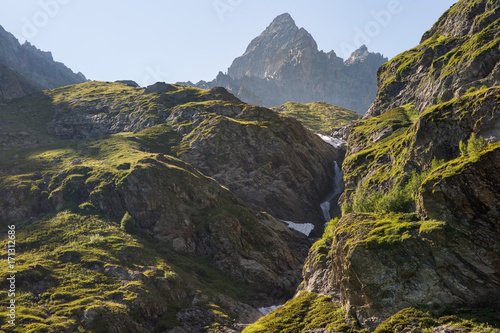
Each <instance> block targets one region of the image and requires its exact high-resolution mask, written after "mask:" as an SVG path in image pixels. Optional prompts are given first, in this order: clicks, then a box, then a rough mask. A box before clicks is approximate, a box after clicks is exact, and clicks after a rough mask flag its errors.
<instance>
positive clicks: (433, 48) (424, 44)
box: [366, 0, 500, 117]
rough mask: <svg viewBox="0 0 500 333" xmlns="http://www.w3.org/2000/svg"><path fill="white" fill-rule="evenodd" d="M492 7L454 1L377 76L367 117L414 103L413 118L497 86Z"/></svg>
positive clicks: (498, 39)
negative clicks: (417, 40)
mask: <svg viewBox="0 0 500 333" xmlns="http://www.w3.org/2000/svg"><path fill="white" fill-rule="evenodd" d="M498 7H499V4H498V3H497V2H496V1H486V0H478V1H459V2H458V3H457V4H456V5H454V6H453V7H451V8H450V9H449V10H448V11H446V13H444V14H443V16H441V18H440V19H439V20H438V21H437V22H436V24H434V26H433V27H432V28H431V29H430V30H429V31H427V32H426V33H425V34H424V36H423V37H422V41H421V43H420V45H419V46H417V47H415V48H413V49H411V50H409V51H406V52H404V53H401V54H400V55H398V56H396V57H395V58H394V59H392V60H391V61H389V62H388V63H386V64H384V65H383V66H382V67H381V68H380V70H379V72H378V87H379V90H378V93H377V98H376V99H375V102H374V103H373V105H372V106H371V107H370V110H369V112H368V113H367V115H366V117H370V116H376V115H379V114H381V113H383V112H385V111H388V110H391V109H393V108H395V107H397V106H402V105H405V104H408V103H413V104H414V106H415V109H416V110H417V111H418V112H423V111H424V110H425V109H427V108H428V107H430V106H432V105H433V104H437V103H440V102H446V101H449V100H451V99H452V98H454V97H458V96H460V95H463V94H464V93H465V92H466V91H467V90H469V89H479V88H480V87H482V86H486V87H492V86H497V85H499V83H500V65H499V62H500V50H499V47H498V45H499V43H500V32H499V30H498V19H499V18H500V11H499V9H498Z"/></svg>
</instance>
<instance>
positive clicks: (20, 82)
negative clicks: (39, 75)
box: [0, 63, 38, 102]
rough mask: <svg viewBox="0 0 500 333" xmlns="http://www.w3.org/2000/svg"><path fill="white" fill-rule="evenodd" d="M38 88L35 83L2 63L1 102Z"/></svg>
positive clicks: (0, 79)
mask: <svg viewBox="0 0 500 333" xmlns="http://www.w3.org/2000/svg"><path fill="white" fill-rule="evenodd" d="M37 90H38V88H37V87H36V86H35V85H33V84H32V83H30V82H28V81H27V80H26V79H25V78H23V77H22V76H21V75H19V74H18V73H16V72H15V71H13V70H11V69H10V68H8V67H7V66H4V65H2V64H1V63H0V102H1V101H7V100H11V99H14V98H18V97H22V96H25V95H28V94H31V93H33V92H35V91H37Z"/></svg>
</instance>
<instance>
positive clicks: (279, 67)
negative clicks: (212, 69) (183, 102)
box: [196, 14, 387, 113]
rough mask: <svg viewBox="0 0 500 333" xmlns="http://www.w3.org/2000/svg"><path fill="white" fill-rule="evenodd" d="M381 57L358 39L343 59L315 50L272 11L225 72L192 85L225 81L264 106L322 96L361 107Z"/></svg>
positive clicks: (206, 85)
mask: <svg viewBox="0 0 500 333" xmlns="http://www.w3.org/2000/svg"><path fill="white" fill-rule="evenodd" d="M386 61H387V59H386V58H384V57H382V55H380V54H374V53H370V52H368V50H367V48H366V47H365V46H364V45H363V46H362V47H361V48H360V49H359V50H357V51H355V52H354V53H353V54H352V55H351V56H350V58H349V59H348V60H347V61H345V62H344V61H343V60H342V59H341V58H339V57H337V55H336V54H335V52H333V51H331V52H329V53H325V52H323V51H319V50H318V46H317V44H316V42H315V41H314V39H313V37H312V36H311V35H310V34H309V33H308V32H307V31H306V30H305V29H304V28H298V27H297V26H296V25H295V22H294V21H293V19H292V18H291V16H290V15H289V14H283V15H280V16H278V17H277V18H276V19H275V20H274V21H273V22H272V23H271V24H270V25H269V26H268V27H267V28H266V30H265V31H264V32H262V34H261V35H260V36H258V37H257V38H255V39H254V40H252V42H251V43H250V44H249V46H248V48H247V50H246V52H245V53H244V54H243V55H242V56H241V57H238V58H236V59H235V60H234V62H233V64H232V65H231V67H229V69H228V73H227V75H226V74H223V73H219V75H218V76H217V78H216V79H215V80H214V81H211V82H204V81H201V82H199V83H197V84H196V86H197V87H200V88H204V89H208V88H211V87H214V86H216V85H221V86H224V87H226V88H227V89H228V90H229V91H230V92H232V93H233V94H235V95H236V96H237V97H239V98H241V100H243V101H245V102H249V103H253V104H257V105H263V106H266V107H274V106H278V105H281V104H283V103H286V102H289V101H294V102H300V103H309V102H317V101H323V102H327V103H331V104H334V105H338V106H341V107H345V108H348V109H350V110H354V111H357V112H360V113H365V112H366V110H367V109H368V107H369V105H370V104H371V103H372V102H373V99H374V98H375V93H376V71H377V69H378V67H379V66H380V65H382V64H383V63H384V62H386Z"/></svg>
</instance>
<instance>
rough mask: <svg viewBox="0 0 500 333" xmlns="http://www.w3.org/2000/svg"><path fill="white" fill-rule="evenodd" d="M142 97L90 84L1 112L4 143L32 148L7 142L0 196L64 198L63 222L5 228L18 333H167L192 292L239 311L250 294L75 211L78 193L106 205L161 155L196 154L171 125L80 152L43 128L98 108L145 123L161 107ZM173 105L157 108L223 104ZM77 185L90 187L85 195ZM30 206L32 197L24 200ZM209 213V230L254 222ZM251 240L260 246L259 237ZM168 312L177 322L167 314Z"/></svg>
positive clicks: (203, 95) (185, 258) (190, 91)
mask: <svg viewBox="0 0 500 333" xmlns="http://www.w3.org/2000/svg"><path fill="white" fill-rule="evenodd" d="M142 92H143V90H142V89H136V88H131V87H127V86H125V85H121V84H109V83H101V82H88V83H84V84H81V85H77V86H68V87H63V88H59V89H56V90H52V91H48V92H45V93H44V94H38V95H35V96H29V97H25V98H21V99H18V100H16V101H14V102H12V103H10V104H8V105H6V106H4V107H2V109H1V110H0V120H1V122H2V123H3V124H7V126H8V128H7V129H4V130H5V132H7V133H9V132H12V133H17V132H21V131H26V132H27V133H28V134H29V135H30V136H31V137H32V138H35V139H36V142H35V141H33V142H30V143H29V144H26V145H24V144H16V142H15V141H14V140H13V141H6V142H3V145H4V147H8V148H9V150H5V151H3V152H2V154H1V155H0V170H12V171H11V172H7V173H4V174H2V175H1V176H0V188H5V187H9V186H16V188H18V189H19V190H22V191H24V190H27V191H28V193H30V192H31V193H32V194H33V197H35V198H38V197H40V196H41V197H44V198H47V199H48V200H49V201H50V200H51V198H52V196H53V195H54V193H56V192H57V191H59V190H61V191H65V205H64V207H63V209H64V210H63V211H61V212H58V213H57V212H55V211H54V210H51V212H50V213H49V214H48V215H46V216H44V217H41V218H36V219H32V220H30V221H2V223H1V225H2V229H4V230H7V224H16V230H17V234H16V241H17V243H16V246H17V251H18V254H17V257H16V259H17V266H16V269H17V270H18V274H17V277H18V280H17V281H18V284H17V286H18V290H17V295H16V300H17V302H18V303H17V304H18V307H17V312H16V314H17V318H16V323H17V326H16V329H17V330H19V331H23V332H48V331H49V330H50V329H59V330H61V331H71V332H90V331H92V332H100V331H107V330H106V329H107V327H109V326H110V325H113V326H115V327H117V328H123V329H125V328H127V329H129V330H133V331H135V329H134V325H136V322H139V323H146V324H149V325H153V326H154V327H153V326H149V327H147V331H150V330H155V331H163V330H165V329H169V328H173V327H175V326H177V325H178V322H177V319H176V317H175V313H176V312H175V311H176V309H177V310H179V309H183V308H185V307H186V306H188V305H190V303H189V302H190V301H189V302H188V303H185V302H187V299H189V300H190V299H192V295H191V296H189V297H187V296H186V295H188V294H189V295H190V294H192V293H193V292H195V291H197V292H199V293H200V294H203V295H207V296H208V297H212V296H213V297H215V296H216V295H218V294H220V293H221V292H224V294H225V295H228V296H230V297H233V298H234V299H238V300H240V301H245V300H247V299H248V298H249V297H250V295H251V294H252V292H253V291H252V289H251V287H249V286H243V285H241V284H240V283H238V282H236V281H235V279H234V278H232V277H230V276H229V275H228V274H226V273H222V272H221V271H219V270H217V269H215V268H213V264H211V263H210V262H209V261H208V260H206V259H203V258H200V257H196V256H193V255H189V254H181V253H177V252H174V251H173V250H171V249H168V248H166V247H165V246H164V245H161V244H160V243H158V241H156V240H154V239H152V238H151V237H150V236H149V235H148V234H146V233H142V232H139V231H137V232H134V233H132V234H130V233H126V232H125V231H124V230H122V229H120V224H119V222H120V221H119V220H115V219H113V218H110V217H109V216H107V215H106V214H104V213H103V212H102V211H100V210H99V209H98V208H96V207H94V206H93V205H92V204H89V203H88V202H83V203H80V202H79V201H78V199H79V198H76V197H75V198H73V199H74V200H68V198H71V193H70V192H71V191H72V186H75V185H78V186H80V185H82V186H92V188H93V189H94V190H93V192H92V193H91V195H106V191H108V190H109V186H110V185H111V184H113V183H119V182H120V181H121V179H123V178H124V177H126V176H127V175H128V174H129V173H130V172H131V170H133V169H134V168H135V167H141V163H142V162H141V160H144V159H147V158H150V157H154V156H156V155H157V154H165V155H171V156H177V155H178V154H180V153H181V150H182V149H186V148H188V147H189V135H185V136H184V137H187V138H188V139H187V143H186V142H183V141H182V140H183V136H182V135H180V134H178V132H176V131H174V130H173V129H172V127H171V126H170V125H169V124H160V125H157V126H153V127H150V128H147V129H145V130H143V131H140V132H138V133H131V132H129V133H119V134H113V135H109V136H106V137H104V138H96V139H85V140H61V139H56V138H53V137H51V136H50V135H48V134H47V132H46V129H45V124H46V123H47V122H48V121H50V120H51V119H52V117H53V116H54V114H55V112H56V109H57V108H58V107H64V106H65V105H71V107H73V108H75V109H78V108H82V112H84V109H85V112H88V106H89V105H92V106H93V109H94V110H95V112H96V113H113V112H120V113H125V114H133V113H138V114H139V115H140V116H144V117H148V116H149V117H155V116H156V113H157V107H158V105H159V104H158V103H159V101H158V100H156V99H155V97H158V95H156V94H153V97H152V96H145V95H143V94H142ZM174 94H181V96H180V97H179V96H177V97H175V100H177V101H178V102H176V103H177V104H175V103H174V102H169V101H168V98H167V101H165V100H163V101H161V102H162V103H163V106H165V105H168V104H169V103H171V105H172V108H173V109H174V112H175V109H176V108H177V109H178V108H179V107H180V106H179V103H180V105H182V106H183V107H194V108H204V107H206V106H207V105H208V106H213V105H214V104H215V105H218V104H221V105H225V104H227V102H224V101H217V100H215V101H205V99H209V98H211V97H210V96H209V94H208V93H207V91H203V90H200V89H195V88H188V87H181V86H177V90H176V91H173V92H170V93H167V94H166V95H174ZM172 100H174V98H173V99H172ZM182 103H184V104H182ZM174 104H175V105H174ZM110 105H111V107H109V106H110ZM33 110H37V112H33ZM211 117H224V116H217V115H212V116H211ZM228 119H229V118H228ZM234 121H238V120H234ZM239 122H241V123H242V125H243V126H246V125H252V126H261V125H262V126H269V125H270V124H269V123H267V122H266V123H263V124H261V123H259V122H258V121H252V122H248V121H243V120H242V121H239ZM247 123H248V124H247ZM250 123H251V124H250ZM187 125H188V126H189V124H187ZM207 130H211V129H210V128H209V129H207ZM0 133H1V132H0ZM200 135H202V134H200ZM14 157H15V158H14ZM167 160H169V161H170V162H169V163H170V164H168V166H169V167H170V168H172V170H175V169H179V170H181V171H182V172H190V171H189V170H184V169H183V168H184V167H183V166H182V165H183V163H182V162H180V161H178V160H177V159H175V158H173V157H172V158H170V157H168V158H167ZM176 161H177V162H176ZM61 177H63V180H62V182H61ZM81 180H84V184H80V183H81ZM58 186H60V187H58ZM101 192H102V193H101ZM23 195H24V194H23ZM30 198H31V196H29V195H28V197H27V200H29V199H30ZM221 200H222V201H223V200H225V199H224V198H221ZM1 204H2V203H1V202H0V205H1ZM201 213H202V214H203V212H201ZM205 213H206V214H207V216H209V215H210V216H212V217H211V218H213V219H223V218H226V217H229V218H230V216H233V215H234V214H237V216H239V217H240V219H241V218H244V216H243V215H242V214H243V213H244V214H247V215H248V212H242V211H241V209H240V210H238V209H237V207H227V209H225V208H222V209H216V210H213V209H212V210H210V211H207V212H205ZM252 218H254V217H253V216H252ZM199 220H200V221H201V222H203V223H204V224H207V225H208V224H210V221H211V220H210V218H208V219H207V218H205V219H203V221H202V219H201V217H200V218H199ZM254 231H255V234H256V235H257V234H258V230H253V231H252V232H254ZM4 237H5V234H4V233H2V240H1V243H0V244H1V252H0V253H1V255H2V257H5V256H6V244H7V239H5V238H4ZM134 276H135V277H136V278H134ZM0 280H1V281H2V282H0V285H1V286H2V288H1V291H0V295H1V296H0V299H1V301H0V305H1V311H0V327H1V329H9V326H8V325H6V324H7V323H6V320H7V317H6V315H7V311H6V303H5V302H6V301H7V300H8V298H7V292H6V290H7V288H6V286H7V285H6V283H7V282H6V272H5V270H3V271H2V272H1V275H0ZM124 281H125V282H124ZM200 306H202V307H204V308H205V309H207V310H208V311H209V312H212V313H213V315H214V318H215V319H214V321H215V322H218V323H222V324H224V323H229V322H231V320H230V318H229V317H228V315H232V313H231V312H230V311H229V310H228V309H224V308H220V307H219V306H218V305H216V304H213V303H212V302H211V301H210V300H207V301H204V302H201V303H200ZM167 308H168V309H174V310H169V311H167ZM89 311H90V312H89ZM151 313H156V314H160V315H161V314H165V317H163V318H157V319H155V320H151ZM85 314H87V315H88V314H94V315H95V316H96V318H97V319H96V320H94V322H93V324H92V326H89V325H87V324H86V322H85V320H84V318H85ZM148 317H149V319H144V318H148ZM151 323H153V324H151ZM49 328H50V329H49ZM0 331H1V330H0Z"/></svg>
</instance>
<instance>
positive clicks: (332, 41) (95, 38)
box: [0, 0, 457, 85]
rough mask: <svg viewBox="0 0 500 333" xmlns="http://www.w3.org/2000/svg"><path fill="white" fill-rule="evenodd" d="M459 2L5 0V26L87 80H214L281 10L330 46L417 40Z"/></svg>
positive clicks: (382, 46) (396, 46)
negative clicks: (81, 74)
mask: <svg viewBox="0 0 500 333" xmlns="http://www.w3.org/2000/svg"><path fill="white" fill-rule="evenodd" d="M456 1H457V0H437V1H436V0H418V1H417V0H354V1H345V0H313V1H307V2H306V1H304V0H300V1H299V0H267V1H266V0H182V1H181V0H178V1H171V0H162V1H160V0H146V1H141V2H139V1H132V0H120V1H118V0H104V1H103V0H100V1H98V0H85V1H84V0H23V1H19V0H0V8H1V11H0V25H1V26H3V27H4V28H5V29H6V30H7V31H9V32H10V33H12V34H13V35H14V36H16V38H17V39H18V40H19V41H20V42H21V43H23V42H24V41H25V40H28V41H29V42H30V43H32V44H33V45H35V46H36V47H38V48H39V49H41V50H43V51H51V52H52V55H53V57H54V59H55V60H56V61H60V62H63V63H64V64H66V65H67V66H68V67H70V68H71V69H72V70H73V71H75V72H78V71H80V72H82V73H83V74H85V76H86V77H87V78H88V79H91V80H104V81H114V80H120V79H132V80H135V81H136V82H137V83H139V84H140V85H147V84H152V83H154V82H156V81H165V82H177V81H188V80H190V81H193V82H197V81H199V80H207V81H208V80H212V79H213V78H215V76H216V75H217V73H218V72H219V71H224V72H225V71H227V68H228V67H229V66H230V65H231V63H232V61H233V59H234V58H236V57H238V56H240V55H242V54H243V53H244V52H245V49H246V47H247V46H248V44H249V43H250V42H251V40H252V39H253V38H255V37H257V36H258V35H259V34H260V33H261V32H262V31H263V30H264V29H265V28H266V27H267V26H268V25H269V24H270V23H271V21H272V20H273V19H274V18H275V17H276V16H278V15H280V14H283V13H289V14H290V15H291V16H292V17H293V18H294V20H295V23H296V24H297V26H298V27H303V28H305V29H306V30H307V31H308V32H309V33H310V34H311V35H312V36H313V38H314V39H315V40H316V42H317V44H318V48H319V49H320V50H323V51H325V52H329V51H331V50H334V51H335V53H336V54H337V55H338V56H340V57H342V58H344V59H346V58H347V57H348V56H349V54H350V52H352V51H353V50H354V49H356V48H358V47H359V46H360V45H361V44H366V45H367V46H368V49H369V50H370V51H372V52H379V53H382V54H383V55H384V56H386V57H388V58H392V57H394V56H395V55H397V54H399V53H401V52H403V51H405V50H407V49H410V48H412V47H414V46H416V45H418V43H419V41H420V38H421V36H422V35H423V33H424V32H425V31H427V30H428V29H429V28H431V26H432V24H433V23H434V22H435V21H436V20H437V19H438V18H439V17H440V16H441V15H442V14H443V13H444V12H445V11H446V10H447V9H448V8H449V7H450V6H452V5H453V4H454V3H456Z"/></svg>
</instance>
